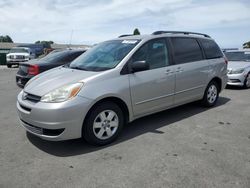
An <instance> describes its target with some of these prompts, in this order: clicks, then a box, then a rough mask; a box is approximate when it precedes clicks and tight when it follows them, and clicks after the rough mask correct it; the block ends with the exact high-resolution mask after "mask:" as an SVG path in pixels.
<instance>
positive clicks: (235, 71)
mask: <svg viewBox="0 0 250 188" xmlns="http://www.w3.org/2000/svg"><path fill="white" fill-rule="evenodd" d="M244 70H245V69H238V70H232V71H231V74H241V73H243V72H244Z"/></svg>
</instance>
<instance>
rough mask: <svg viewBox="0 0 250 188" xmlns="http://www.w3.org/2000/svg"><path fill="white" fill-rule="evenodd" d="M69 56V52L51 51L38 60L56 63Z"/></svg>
mask: <svg viewBox="0 0 250 188" xmlns="http://www.w3.org/2000/svg"><path fill="white" fill-rule="evenodd" d="M69 54H70V53H69V51H55V52H53V51H52V52H51V53H49V54H48V55H46V56H45V57H43V58H41V59H40V60H41V61H46V62H51V61H57V60H59V59H63V58H65V57H66V56H68V55H69Z"/></svg>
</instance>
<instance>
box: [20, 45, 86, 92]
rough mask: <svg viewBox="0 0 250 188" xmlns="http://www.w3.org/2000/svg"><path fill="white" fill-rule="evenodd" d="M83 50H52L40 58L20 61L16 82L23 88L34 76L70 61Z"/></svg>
mask: <svg viewBox="0 0 250 188" xmlns="http://www.w3.org/2000/svg"><path fill="white" fill-rule="evenodd" d="M85 51H86V50H63V51H54V52H51V53H50V54H48V55H47V56H45V57H43V58H41V59H35V60H32V61H29V62H25V63H20V66H19V70H18V72H17V74H16V83H17V85H18V86H19V87H21V88H23V87H24V86H25V84H26V83H27V82H28V81H29V80H30V79H31V78H33V77H34V76H36V75H38V74H40V73H42V72H44V71H46V70H49V69H52V68H55V67H58V66H61V65H65V64H67V63H70V62H71V61H73V60H74V59H75V58H77V57H78V56H80V55H81V54H82V53H84V52H85Z"/></svg>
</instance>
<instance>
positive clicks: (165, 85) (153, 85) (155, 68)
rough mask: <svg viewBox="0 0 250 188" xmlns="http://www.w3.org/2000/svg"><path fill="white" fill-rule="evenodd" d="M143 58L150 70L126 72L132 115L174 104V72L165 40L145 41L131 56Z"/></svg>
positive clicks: (133, 59) (150, 111)
mask: <svg viewBox="0 0 250 188" xmlns="http://www.w3.org/2000/svg"><path fill="white" fill-rule="evenodd" d="M135 61H146V62H148V63H149V66H150V68H149V70H146V71H141V72H136V73H131V74H130V75H129V82H130V92H131V101H132V106H133V112H134V116H140V115H145V114H148V113H152V112H156V111H159V110H161V109H164V108H166V107H169V106H172V105H173V99H174V87H175V73H174V70H173V66H171V64H170V61H169V55H168V48H167V44H166V40H165V39H164V38H162V39H155V40H151V41H149V42H147V43H145V44H144V45H143V46H142V47H141V48H140V49H139V50H138V51H137V52H135V54H134V55H133V57H132V59H131V61H130V62H131V63H133V62H135Z"/></svg>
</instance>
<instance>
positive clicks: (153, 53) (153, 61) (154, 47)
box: [132, 39, 169, 69]
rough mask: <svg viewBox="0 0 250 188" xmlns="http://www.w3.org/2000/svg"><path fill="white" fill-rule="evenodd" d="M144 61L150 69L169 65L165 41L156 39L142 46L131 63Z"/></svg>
mask: <svg viewBox="0 0 250 188" xmlns="http://www.w3.org/2000/svg"><path fill="white" fill-rule="evenodd" d="M135 61H146V62H147V63H148V64H149V68H150V69H156V68H161V67H165V66H168V65H169V59H168V48H167V45H166V41H165V39H156V40H152V41H149V42H147V43H146V44H144V45H143V46H142V47H141V48H140V49H139V50H138V51H137V52H135V54H134V55H133V57H132V62H135Z"/></svg>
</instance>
